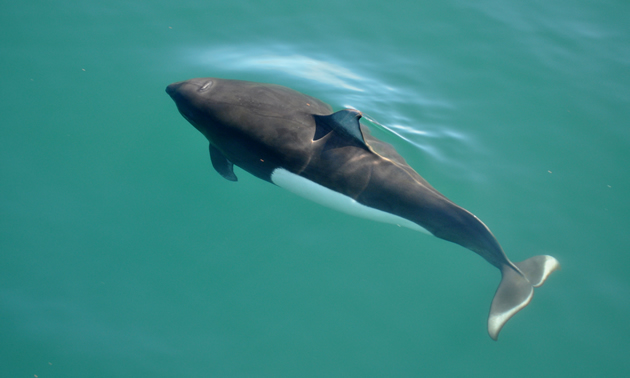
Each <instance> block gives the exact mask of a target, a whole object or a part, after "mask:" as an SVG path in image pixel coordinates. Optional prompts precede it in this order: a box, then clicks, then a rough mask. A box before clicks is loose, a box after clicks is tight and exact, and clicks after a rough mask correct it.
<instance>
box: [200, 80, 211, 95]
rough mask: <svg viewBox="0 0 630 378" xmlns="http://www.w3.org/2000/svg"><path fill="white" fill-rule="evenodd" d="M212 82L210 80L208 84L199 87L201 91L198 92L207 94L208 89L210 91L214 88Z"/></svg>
mask: <svg viewBox="0 0 630 378" xmlns="http://www.w3.org/2000/svg"><path fill="white" fill-rule="evenodd" d="M212 84H213V83H212V80H208V82H207V83H205V84H204V85H202V86H201V87H199V89H197V92H205V91H207V90H208V89H210V87H211V86H212Z"/></svg>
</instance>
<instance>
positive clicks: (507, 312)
mask: <svg viewBox="0 0 630 378" xmlns="http://www.w3.org/2000/svg"><path fill="white" fill-rule="evenodd" d="M515 267H516V269H515ZM557 269H560V264H559V263H558V260H556V259H555V258H553V257H551V256H546V255H541V256H534V257H531V258H529V259H527V260H525V261H521V262H519V263H515V264H514V266H512V265H508V264H506V265H503V268H502V269H501V275H502V277H501V283H500V284H499V288H498V289H497V292H496V294H495V295H494V299H493V300H492V305H491V306H490V316H489V317H488V333H489V334H490V337H491V338H492V339H493V340H497V338H498V337H499V332H501V328H503V326H504V325H505V323H507V321H508V320H510V318H511V317H512V316H514V314H516V313H517V312H519V311H520V310H522V309H523V308H524V307H525V306H527V305H528V304H529V302H530V301H531V300H532V296H533V295H534V288H535V287H539V286H541V285H542V284H543V283H544V282H545V280H546V279H547V277H548V276H549V274H551V272H553V271H554V270H557Z"/></svg>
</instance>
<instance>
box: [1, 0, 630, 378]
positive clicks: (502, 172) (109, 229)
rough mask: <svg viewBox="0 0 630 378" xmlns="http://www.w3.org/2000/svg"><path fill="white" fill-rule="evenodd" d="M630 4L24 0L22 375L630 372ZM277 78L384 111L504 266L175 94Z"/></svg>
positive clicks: (14, 52) (11, 174) (17, 181)
mask: <svg viewBox="0 0 630 378" xmlns="http://www.w3.org/2000/svg"><path fill="white" fill-rule="evenodd" d="M628 20H630V2H628V1H627V0H611V1H608V0H600V1H588V0H575V1H560V0H550V1H535V0H526V1H520V2H516V1H498V0H480V1H463V0H445V1H441V2H429V1H378V2H375V1H343V0H342V1H330V0H320V1H316V2H312V1H309V2H302V1H283V0H267V1H245V0H231V1H212V0H211V1H200V0H195V1H193V0H181V1H176V2H174V1H161V0H158V1H129V0H125V1H122V0H103V1H67V0H65V1H64V0H59V1H41V0H33V1H15V2H9V1H4V2H3V3H2V5H1V6H0V28H1V31H2V37H1V38H0V73H1V75H2V82H1V86H0V115H1V116H2V118H1V119H2V122H1V126H0V127H1V129H0V131H1V137H0V376H1V377H11V378H13V377H38V378H47V377H514V378H515V377H628V376H630V358H629V352H630V341H629V340H630V322H629V321H628V319H630V273H629V272H630V254H629V252H630V236H629V235H630V234H629V232H628V228H629V227H630V200H629V199H628V194H629V193H630V189H629V186H630V175H629V173H630V172H629V162H630V122H629V120H630V22H628ZM207 76H215V77H222V78H231V79H242V80H251V81H259V82H265V83H275V84H281V85H285V86H288V87H291V88H293V89H296V90H298V91H301V92H304V93H306V94H308V95H311V96H313V97H317V98H319V99H321V100H322V101H324V102H327V103H329V104H330V105H331V106H332V107H333V109H335V110H339V109H343V108H344V107H354V108H357V109H359V110H361V111H363V112H364V113H365V114H367V115H369V116H370V117H371V118H372V119H374V120H376V121H377V122H379V123H381V124H383V125H385V126H386V127H387V128H388V129H389V130H390V131H391V132H387V131H385V130H384V129H382V128H379V127H375V126H374V124H372V123H367V124H368V126H372V130H373V133H374V134H375V135H376V136H377V137H379V138H381V139H384V140H386V141H388V142H389V143H391V144H393V145H394V146H395V147H396V148H397V150H398V151H399V152H400V154H401V155H403V156H404V157H405V159H406V160H407V162H408V163H409V164H410V165H411V166H412V167H414V168H415V169H416V170H417V171H418V172H419V173H420V174H421V175H422V176H423V177H424V178H426V179H427V180H428V181H429V182H430V183H431V184H432V185H433V186H434V187H436V188H437V189H438V190H440V191H441V192H442V193H443V194H445V195H446V196H448V197H449V198H451V199H452V200H453V201H455V202H456V203H458V204H460V205H461V206H463V207H465V208H467V209H468V210H470V211H472V212H473V213H475V214H476V215H477V216H478V217H479V218H481V219H482V220H483V221H484V222H485V223H486V224H487V225H488V226H489V227H490V228H491V229H492V231H493V232H494V234H495V235H496V236H497V238H498V240H499V241H500V242H501V244H502V246H503V248H504V249H505V251H506V253H507V254H508V256H509V257H510V258H511V259H512V260H513V261H521V260H524V259H526V258H528V257H530V256H533V255H538V254H550V255H553V256H555V257H556V258H557V259H558V260H559V261H560V262H561V264H562V270H561V271H558V272H555V273H553V274H552V275H551V277H550V278H549V279H548V281H547V283H546V284H545V285H544V286H543V287H541V288H539V289H536V293H535V295H534V299H533V301H532V303H531V304H530V305H529V306H528V307H527V308H525V309H524V310H523V311H521V312H520V313H518V314H517V315H516V316H515V317H514V319H512V320H511V321H510V322H508V324H507V325H506V327H505V328H504V329H503V331H502V333H501V335H500V337H499V340H498V341H497V342H494V341H492V340H491V339H490V338H489V337H488V335H487V331H486V320H487V315H488V309H489V306H490V302H491V300H492V297H493V295H494V291H495V290H496V287H497V285H498V283H499V279H500V274H499V272H498V271H497V270H496V269H495V268H494V267H492V266H491V265H490V264H488V263H487V262H485V261H484V260H483V259H481V258H480V257H479V256H478V255H476V254H474V253H472V252H470V251H468V250H466V249H464V248H461V247H459V246H457V245H454V244H450V243H447V242H445V241H442V240H439V239H437V238H433V237H429V236H426V235H423V234H420V233H417V232H414V231H411V230H408V229H404V228H399V227H396V226H393V225H387V224H379V223H374V222H370V221H368V220H363V219H358V218H352V217H350V216H348V215H345V214H342V213H337V212H334V211H332V210H329V209H327V208H324V207H321V206H319V205H316V204H314V203H311V202H308V201H306V200H304V199H302V198H299V197H296V196H294V195H292V194H290V193H288V192H285V191H282V190H281V189H279V188H277V187H274V186H273V185H270V184H269V183H266V182H264V181H261V180H259V179H256V178H254V177H253V176H251V175H249V174H247V173H246V172H244V171H242V170H240V169H238V168H237V169H236V174H237V176H238V177H239V181H238V182H236V183H234V182H229V181H227V180H225V179H223V178H222V177H221V176H220V175H219V174H217V173H216V172H215V171H214V170H213V168H212V166H211V164H210V159H209V157H208V146H207V141H206V140H205V138H204V137H203V136H202V135H201V134H200V133H199V132H198V131H197V130H195V129H194V128H193V127H192V126H191V125H190V124H188V122H186V120H185V119H184V118H182V117H181V115H180V114H179V113H178V112H177V110H176V108H175V105H174V103H173V102H172V100H171V99H170V98H169V96H168V95H167V94H166V93H165V92H164V89H165V87H166V86H167V85H168V84H170V83H172V82H175V81H180V80H185V79H189V78H194V77H207Z"/></svg>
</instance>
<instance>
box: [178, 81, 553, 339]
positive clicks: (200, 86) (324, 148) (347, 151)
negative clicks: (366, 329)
mask: <svg viewBox="0 0 630 378" xmlns="http://www.w3.org/2000/svg"><path fill="white" fill-rule="evenodd" d="M166 92H167V93H168V94H169V95H170V96H171V98H172V99H173V100H174V102H175V104H176V106H177V109H178V110H179V112H180V113H181V115H182V116H183V117H184V118H185V119H186V120H188V122H190V123H191V124H192V125H193V126H194V127H195V128H196V129H197V130H199V131H200V132H201V133H202V134H203V135H204V136H205V137H206V138H207V139H208V141H209V142H210V159H211V161H212V165H213V166H214V168H215V170H216V171H217V172H218V173H219V174H220V175H221V176H223V177H224V178H225V179H227V180H230V181H237V177H236V175H235V174H234V165H237V166H238V167H240V168H242V169H244V170H245V171H247V172H249V173H251V174H252V175H254V176H256V177H258V178H260V179H263V180H265V181H268V182H270V183H273V184H275V185H277V186H279V187H282V188H284V189H287V190H289V191H291V192H293V193H295V194H298V195H300V196H303V197H306V198H308V199H310V200H313V201H315V202H318V203H320V204H322V205H325V206H328V207H331V208H334V209H337V210H340V211H344V212H346V213H349V214H352V215H356V216H359V217H364V218H368V219H373V220H377V221H381V222H387V223H393V224H397V225H400V226H405V227H408V228H411V229H413V230H417V231H422V232H425V233H428V234H430V235H433V236H436V237H438V238H440V239H444V240H447V241H450V242H453V243H456V244H459V245H461V246H462V247H465V248H468V249H470V250H471V251H473V252H475V253H477V254H479V255H480V256H481V257H483V258H484V259H485V260H486V261H488V262H489V263H490V264H492V265H494V266H495V267H497V268H498V269H499V270H500V272H501V282H500V283H499V287H498V289H497V291H496V293H495V296H494V299H493V300H492V304H491V306H490V314H489V316H488V333H489V335H490V337H491V338H492V339H494V340H497V338H498V335H499V332H500V331H501V329H502V327H503V326H504V325H505V323H506V322H507V321H508V320H509V319H510V318H511V317H512V316H514V314H516V313H517V312H518V311H520V310H521V309H523V308H524V307H525V306H527V305H528V304H529V302H530V301H531V299H532V296H533V293H534V288H535V287H538V286H541V285H542V284H543V283H544V282H545V280H546V279H547V277H548V276H549V274H550V273H551V272H553V271H554V270H556V269H559V268H560V264H559V263H558V261H557V260H556V259H555V258H553V257H551V256H547V255H540V256H534V257H531V258H529V259H527V260H524V261H522V262H518V263H513V262H511V261H510V260H509V259H508V257H507V256H506V255H505V253H504V252H503V249H502V248H501V246H500V245H499V242H498V241H497V239H496V238H495V237H494V235H493V234H492V232H491V231H490V229H489V228H488V227H487V226H486V225H485V224H484V223H483V222H481V220H479V218H477V217H476V216H475V215H473V214H472V213H470V212H469V211H467V210H465V209H463V208H461V207H459V206H458V205H456V204H455V203H453V202H452V201H450V200H449V199H448V198H446V197H445V196H444V195H442V194H441V193H440V192H438V191H437V190H436V189H435V188H433V187H432V186H431V185H430V184H429V183H428V182H427V181H426V180H425V179H424V178H422V177H421V176H420V175H419V174H418V173H416V171H414V170H413V169H412V168H411V167H410V166H409V165H408V164H407V163H406V162H405V160H404V159H403V158H402V156H400V155H399V154H398V153H397V152H396V151H395V150H394V148H393V147H392V146H391V145H389V144H387V143H384V142H382V141H380V140H378V139H376V138H374V137H373V136H372V135H371V134H370V132H369V129H368V128H367V127H366V126H365V125H363V124H361V123H360V122H359V119H360V118H361V116H362V115H361V112H359V111H357V110H354V109H343V110H340V111H337V112H334V113H333V112H332V109H331V107H330V106H329V105H328V104H326V103H324V102H322V101H320V100H318V99H315V98H313V97H310V96H307V95H305V94H302V93H300V92H297V91H294V90H292V89H289V88H286V87H283V86H280V85H274V84H262V83H254V82H248V81H240V80H226V79H217V78H196V79H190V80H187V81H181V82H177V83H173V84H171V85H169V86H168V87H167V88H166Z"/></svg>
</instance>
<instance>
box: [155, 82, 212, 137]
mask: <svg viewBox="0 0 630 378" xmlns="http://www.w3.org/2000/svg"><path fill="white" fill-rule="evenodd" d="M219 80H220V79H214V78H196V79H190V80H186V81H179V82H177V83H173V84H171V85H169V86H168V87H166V93H168V95H169V96H171V98H172V99H173V101H175V105H177V109H178V110H179V112H180V113H181V114H182V116H184V118H186V120H188V122H190V123H191V124H192V125H193V126H195V128H197V130H199V131H200V132H201V133H202V134H204V135H206V136H208V135H207V131H208V128H209V127H210V126H211V125H213V124H215V123H216V122H213V119H212V118H213V117H212V115H213V114H214V113H215V112H216V111H217V110H218V109H216V108H217V102H216V101H215V100H214V97H216V96H215V95H214V93H213V92H216V90H215V89H216V86H217V85H216V83H217V81H219Z"/></svg>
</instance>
